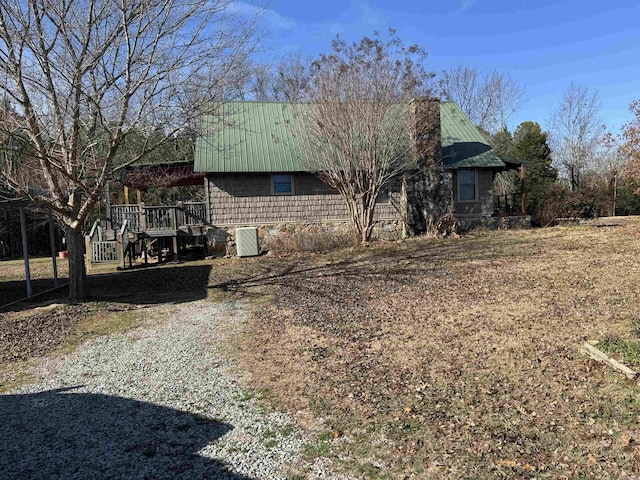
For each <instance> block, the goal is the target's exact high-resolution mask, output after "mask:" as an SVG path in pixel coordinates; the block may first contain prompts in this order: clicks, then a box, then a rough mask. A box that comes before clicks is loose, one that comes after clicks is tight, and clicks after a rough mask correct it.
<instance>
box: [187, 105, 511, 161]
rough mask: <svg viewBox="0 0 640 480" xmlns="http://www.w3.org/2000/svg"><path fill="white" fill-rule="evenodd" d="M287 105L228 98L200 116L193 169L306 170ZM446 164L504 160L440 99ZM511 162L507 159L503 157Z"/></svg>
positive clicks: (455, 107)
mask: <svg viewBox="0 0 640 480" xmlns="http://www.w3.org/2000/svg"><path fill="white" fill-rule="evenodd" d="M292 121H293V114H292V111H291V107H290V105H289V104H287V103H282V102H230V103H227V104H225V105H224V106H223V107H221V114H220V115H217V116H212V115H208V116H205V117H204V118H203V131H204V132H205V133H204V134H203V135H202V136H201V137H200V138H199V139H198V141H197V142H196V151H195V166H194V170H195V171H196V172H217V173H233V172H236V173H238V172H247V173H248V172H255V173H260V172H263V173H274V172H300V171H306V170H307V169H306V168H305V167H304V162H303V161H302V158H301V152H300V148H299V145H298V143H297V142H296V140H295V138H294V136H293V135H292V134H291V131H290V128H289V127H288V126H287V124H288V123H289V122H292ZM440 121H441V125H442V152H443V159H444V164H445V167H446V168H449V169H457V168H505V167H506V166H507V164H506V163H505V162H504V161H503V160H502V159H501V158H500V157H499V156H498V154H496V153H495V152H494V151H493V150H492V149H491V146H489V144H488V143H487V140H486V139H485V138H484V136H483V135H482V133H480V131H479V130H478V129H477V128H476V127H475V126H474V125H473V124H472V123H471V121H470V120H469V119H468V118H467V117H466V116H465V114H464V113H463V112H462V110H461V109H460V107H459V106H458V105H457V104H456V103H454V102H441V103H440ZM508 163H511V162H508Z"/></svg>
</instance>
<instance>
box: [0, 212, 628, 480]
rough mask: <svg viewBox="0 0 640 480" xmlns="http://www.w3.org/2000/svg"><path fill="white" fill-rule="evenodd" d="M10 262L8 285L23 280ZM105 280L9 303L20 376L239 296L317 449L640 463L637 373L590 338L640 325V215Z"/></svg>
mask: <svg viewBox="0 0 640 480" xmlns="http://www.w3.org/2000/svg"><path fill="white" fill-rule="evenodd" d="M16 263H19V262H16ZM7 265H9V263H2V264H0V267H3V266H5V267H6V266H7ZM43 268H45V267H44V266H43ZM0 270H2V271H1V272H0V274H2V273H4V274H5V278H1V277H0V289H4V287H6V286H7V285H13V284H16V282H17V280H19V279H18V277H17V275H18V273H19V272H18V271H17V270H16V272H17V273H16V272H14V274H13V278H11V277H7V275H8V274H7V272H8V270H7V269H0ZM90 281H91V286H92V290H93V292H94V294H96V295H97V297H98V298H97V299H96V301H94V302H92V303H90V304H87V305H85V306H74V305H65V306H61V307H60V308H58V307H55V308H48V307H42V306H41V307H37V308H34V307H36V305H31V304H25V305H24V306H23V307H19V308H18V309H17V310H12V311H8V312H4V313H1V314H0V326H2V328H1V329H0V330H1V331H0V337H1V338H2V341H3V342H4V343H3V347H2V348H3V351H4V352H5V353H6V352H9V353H10V352H14V357H15V359H16V360H12V359H10V358H4V359H3V360H2V362H1V363H2V364H1V365H0V367H2V368H0V373H1V372H2V371H4V372H5V373H7V372H11V373H12V375H13V377H15V378H13V377H12V378H11V379H10V380H11V381H10V382H9V383H10V384H15V383H16V382H18V383H19V382H20V381H28V377H24V378H23V376H24V375H23V373H24V372H23V369H22V368H21V367H20V365H22V363H21V362H24V361H25V360H24V358H27V359H28V358H30V357H32V356H39V355H42V354H45V353H46V352H48V351H51V349H52V348H59V347H61V346H64V345H66V344H71V345H73V344H76V343H77V341H76V340H74V339H83V338H86V337H87V335H89V334H88V333H86V332H90V333H91V335H93V334H96V335H99V334H103V333H109V332H111V331H120V330H121V329H126V328H129V327H130V326H131V325H138V324H139V318H138V317H139V316H140V315H139V314H138V313H137V312H138V308H139V307H140V306H149V307H151V306H155V310H153V312H160V311H161V310H166V305H168V304H171V305H175V308H179V304H180V303H183V302H189V301H193V300H197V299H203V298H209V299H211V300H220V299H226V298H228V297H229V295H231V296H232V297H235V298H241V299H249V300H251V305H252V308H253V310H254V318H253V320H252V322H251V325H250V329H249V330H248V331H247V332H246V333H247V334H246V335H244V336H243V337H242V339H241V344H240V348H239V349H238V355H239V356H240V358H241V360H242V361H243V362H244V365H245V366H246V368H247V369H248V370H249V371H251V372H252V373H253V378H254V381H255V384H256V387H257V388H259V389H261V390H264V391H266V392H268V393H269V398H271V399H272V400H273V401H275V402H277V403H279V404H280V405H281V406H285V407H286V408H288V409H289V410H290V411H292V412H293V413H294V414H296V415H297V416H298V418H299V419H300V421H301V423H303V424H305V422H309V424H310V425H314V427H315V428H316V429H317V431H318V432H319V433H318V438H317V442H315V444H314V445H313V446H312V447H311V448H309V451H308V455H309V457H314V456H324V457H327V458H330V459H334V460H336V459H339V461H338V462H336V464H341V465H342V468H344V469H345V470H346V471H349V472H351V473H355V474H356V475H357V476H359V477H364V478H393V479H396V478H429V479H460V478H466V479H472V478H475V479H494V478H495V479H498V478H512V479H521V478H541V479H581V478H582V479H592V478H611V479H619V478H627V479H637V478H640V387H639V386H638V383H637V380H636V381H629V380H627V379H625V378H624V377H622V376H620V375H619V374H617V373H614V372H613V371H611V370H609V369H608V368H606V367H604V366H602V365H600V364H597V363H595V362H594V361H591V360H589V359H588V358H587V357H585V356H584V355H583V354H581V353H580V352H579V347H580V345H581V344H582V343H583V342H584V341H585V340H598V339H600V340H606V342H605V343H603V345H604V344H607V345H610V346H614V347H616V348H617V347H620V346H621V345H622V346H624V345H625V341H628V340H636V341H637V340H640V299H639V298H638V286H639V285H640V221H638V220H633V219H629V220H627V222H626V224H625V225H623V226H618V227H595V226H581V227H555V228H549V229H541V230H530V231H512V232H494V233H481V234H475V235H469V236H466V237H464V238H461V239H446V240H435V239H428V238H422V239H413V240H409V241H406V242H403V243H388V244H378V245H374V246H370V247H364V248H355V249H347V250H343V251H339V252H334V253H329V254H318V255H304V256H303V255H300V256H296V255H293V256H288V257H282V258H277V257H272V256H262V257H259V258H254V259H239V258H232V259H225V260H215V261H202V262H195V263H188V264H184V265H173V266H172V265H167V266H163V267H159V268H156V267H154V268H150V269H144V270H137V271H130V272H119V273H112V274H101V273H98V274H96V275H92V276H91V277H90ZM47 282H48V281H47ZM6 292H7V290H6V289H4V290H3V294H6ZM48 301H50V300H48ZM57 301H59V300H57ZM85 310H86V311H85ZM145 312H148V311H145ZM130 314H131V315H132V316H130ZM60 315H63V316H64V318H63V319H62V320H64V319H67V320H69V321H66V320H65V321H62V320H61V318H62V317H60ZM154 315H155V313H154ZM143 316H149V315H143ZM45 320H46V321H45ZM48 325H49V326H51V328H50V329H49V330H50V331H49V330H46V332H45V331H44V330H43V329H44V327H45V326H48ZM32 327H33V328H32ZM62 327H64V328H62ZM67 327H68V328H67ZM47 328H48V327H47ZM58 331H60V332H61V333H60V334H59V335H58V334H56V335H53V336H52V334H51V332H54V333H55V332H58ZM85 331H86V332H85ZM47 332H48V333H47ZM74 332H80V333H78V334H76V333H74ZM83 332H85V333H83ZM45 333H46V334H45ZM91 335H89V336H91ZM45 337H46V338H52V337H55V338H58V337H59V339H60V342H62V343H58V340H56V342H53V344H51V345H50V343H51V342H43V341H42V339H43V338H45ZM636 345H637V344H636ZM27 347H28V348H27ZM36 347H37V348H36ZM634 352H635V353H634V355H632V356H631V357H630V359H631V360H632V361H635V362H636V363H635V365H634V364H633V363H632V366H634V367H635V368H636V369H638V370H640V347H638V348H636V349H635V350H634ZM12 358H13V357H12ZM634 359H635V360H634ZM0 377H2V375H0ZM0 380H2V378H0ZM2 383H3V382H2V381H0V384H2ZM293 475H294V476H295V475H298V477H296V478H304V476H305V472H304V471H300V472H293Z"/></svg>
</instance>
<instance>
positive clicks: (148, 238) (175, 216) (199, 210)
mask: <svg viewBox="0 0 640 480" xmlns="http://www.w3.org/2000/svg"><path fill="white" fill-rule="evenodd" d="M206 216H207V213H206V206H205V204H204V203H203V202H178V203H177V204H176V205H160V206H147V205H145V204H144V203H140V204H135V205H112V206H111V215H110V218H107V219H106V220H105V219H103V220H97V221H96V222H95V223H94V226H93V228H92V229H91V233H89V235H87V236H86V237H85V242H86V243H85V247H86V250H87V268H89V267H90V265H91V264H92V263H104V262H114V261H117V262H118V263H119V264H120V266H121V267H122V268H125V267H126V266H127V265H126V264H127V260H128V264H129V266H131V265H132V263H133V260H134V259H135V258H137V257H140V256H143V257H144V259H145V263H146V262H147V258H148V254H149V253H150V252H155V253H154V255H157V257H158V261H162V260H163V258H165V259H166V258H167V257H170V258H174V259H175V258H176V256H177V253H178V249H179V247H180V245H181V244H182V245H183V246H184V245H187V244H189V243H190V242H193V241H196V242H201V243H202V244H203V245H204V247H205V251H206V240H204V237H205V236H206V234H207V222H206ZM198 237H199V238H198ZM165 252H169V253H165Z"/></svg>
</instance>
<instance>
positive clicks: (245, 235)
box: [236, 227, 260, 257]
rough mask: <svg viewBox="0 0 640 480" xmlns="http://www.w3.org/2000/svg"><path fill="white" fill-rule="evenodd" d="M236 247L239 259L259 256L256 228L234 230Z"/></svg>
mask: <svg viewBox="0 0 640 480" xmlns="http://www.w3.org/2000/svg"><path fill="white" fill-rule="evenodd" d="M236 247H237V250H238V256H239V257H255V256H256V255H259V254H260V246H259V245H258V229H257V228H256V227H242V228H236Z"/></svg>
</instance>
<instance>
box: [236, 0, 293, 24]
mask: <svg viewBox="0 0 640 480" xmlns="http://www.w3.org/2000/svg"><path fill="white" fill-rule="evenodd" d="M229 8H230V9H231V10H232V11H234V12H235V13H238V14H240V15H248V16H259V17H260V18H261V21H262V22H263V23H264V25H265V26H266V27H267V28H269V29H272V30H294V29H296V28H298V23H297V22H296V21H295V20H294V19H292V18H289V17H285V16H284V15H281V14H280V13H278V12H276V11H275V10H271V9H269V8H265V7H260V6H257V5H252V4H250V3H246V2H233V3H232V4H230V6H229Z"/></svg>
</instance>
